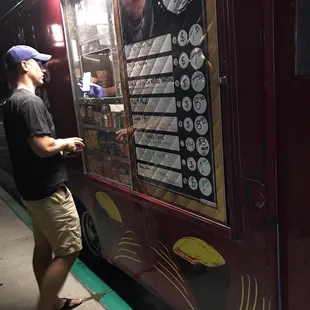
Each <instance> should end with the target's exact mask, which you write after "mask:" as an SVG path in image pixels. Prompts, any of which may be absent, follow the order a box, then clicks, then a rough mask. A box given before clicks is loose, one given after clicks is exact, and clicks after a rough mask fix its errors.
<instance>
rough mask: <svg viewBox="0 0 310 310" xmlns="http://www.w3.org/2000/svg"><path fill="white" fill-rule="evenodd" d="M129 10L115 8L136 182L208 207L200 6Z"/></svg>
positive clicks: (169, 2)
mask: <svg viewBox="0 0 310 310" xmlns="http://www.w3.org/2000/svg"><path fill="white" fill-rule="evenodd" d="M199 4H200V5H199ZM140 6H141V7H140ZM134 8H135V9H134V10H133V7H132V6H130V4H129V2H128V1H124V0H120V12H121V25H122V35H123V42H124V44H125V46H124V51H125V53H124V54H125V58H126V59H125V61H126V66H125V68H126V83H127V88H128V94H129V107H130V116H131V119H130V121H131V124H132V126H133V129H134V136H133V137H134V139H133V141H134V150H135V164H136V172H137V177H138V179H140V180H141V181H142V182H146V183H149V184H152V185H154V186H158V187H161V188H165V189H167V190H168V191H173V192H177V193H179V194H180V195H183V196H185V197H188V198H192V199H195V200H199V201H200V202H204V203H205V202H206V203H209V205H213V206H215V205H216V193H215V188H216V186H215V171H214V159H213V142H212V130H213V128H212V119H211V111H210V109H211V106H210V91H209V72H208V59H207V56H208V49H207V44H208V42H207V39H208V38H207V35H206V34H207V30H206V27H205V25H206V24H207V23H206V20H205V15H204V12H205V7H204V2H203V1H201V2H194V1H191V0H187V1H176V0H159V1H158V0H156V1H155V0H147V1H141V3H140V1H138V0H137V3H136V5H135V6H134ZM140 9H141V10H140ZM139 12H140V13H141V15H139ZM143 12H147V13H143ZM131 14H132V15H131ZM133 17H134V19H133ZM139 18H140V19H139ZM132 20H135V22H131V21H132ZM137 21H140V23H138V22H137ZM210 203H211V204H210Z"/></svg>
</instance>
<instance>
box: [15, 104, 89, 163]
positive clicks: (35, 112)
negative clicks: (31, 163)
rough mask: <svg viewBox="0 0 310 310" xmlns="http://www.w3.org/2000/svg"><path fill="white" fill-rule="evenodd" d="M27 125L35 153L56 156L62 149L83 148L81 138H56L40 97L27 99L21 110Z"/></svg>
mask: <svg viewBox="0 0 310 310" xmlns="http://www.w3.org/2000/svg"><path fill="white" fill-rule="evenodd" d="M19 113H20V116H21V118H22V121H23V122H24V125H25V130H26V134H27V136H28V142H29V144H30V146H31V148H32V150H33V152H34V153H35V154H37V155H38V156H40V157H49V156H54V155H56V154H58V153H60V152H61V151H69V152H72V151H75V150H76V149H77V148H83V147H84V144H83V142H82V139H80V138H68V139H54V138H52V137H51V134H52V133H51V130H50V127H49V125H48V121H47V113H48V112H47V111H46V108H45V106H44V105H43V103H42V102H41V101H40V99H39V98H38V99H37V100H36V98H35V99H29V100H25V102H24V103H23V105H22V106H21V107H20V110H19Z"/></svg>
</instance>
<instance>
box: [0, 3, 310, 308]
mask: <svg viewBox="0 0 310 310" xmlns="http://www.w3.org/2000/svg"><path fill="white" fill-rule="evenodd" d="M0 9H1V10H0V12H1V17H0V26H1V28H0V29H1V33H2V40H1V43H0V50H1V53H2V54H3V53H4V52H5V51H6V50H7V49H8V48H9V47H10V46H12V45H14V44H28V45H31V46H33V47H35V48H37V49H39V50H40V51H42V52H45V53H50V54H52V55H53V58H52V60H51V61H50V62H49V63H48V65H47V73H46V76H45V82H46V83H45V85H44V86H43V87H42V88H40V89H38V90H37V91H38V95H39V96H41V98H42V99H43V101H44V102H45V104H46V105H47V107H48V108H49V110H50V112H51V114H52V116H53V119H54V123H55V127H56V130H57V135H58V136H59V137H67V136H77V135H79V136H81V137H83V139H84V141H85V144H86V148H85V150H84V152H83V154H82V155H81V156H79V157H77V158H74V159H70V160H68V171H69V188H70V190H71V191H72V193H73V195H74V199H75V201H76V205H77V208H78V211H79V214H80V220H81V225H82V232H83V241H84V247H85V250H86V251H88V252H89V255H92V256H94V257H103V258H104V259H106V260H107V261H108V262H110V263H111V264H113V265H115V266H117V267H118V268H119V269H121V270H122V271H123V272H125V273H127V274H128V275H129V276H131V277H132V278H133V279H134V280H135V281H137V282H138V283H140V284H141V285H143V286H144V287H145V288H146V289H147V290H149V291H151V292H152V293H154V294H156V295H157V296H158V297H159V298H160V299H162V300H163V301H164V302H165V303H167V304H168V305H169V306H170V307H171V308H172V309H175V310H206V309H210V310H226V309H227V310H235V309H239V310H252V309H253V310H276V309H289V310H296V309H307V308H308V305H309V304H310V295H309V294H308V293H307V292H308V289H309V283H310V282H309V280H308V279H309V276H310V269H309V264H310V250H309V248H310V247H309V235H310V229H309V225H308V218H309V217H308V215H310V211H309V208H308V207H307V201H308V189H307V185H308V175H309V172H310V171H309V165H307V162H308V158H309V155H310V148H309V142H308V138H303V137H308V135H309V132H310V130H309V126H308V125H307V122H308V118H309V117H308V115H309V104H308V103H309V99H310V98H309V97H310V96H309V91H308V90H309V86H310V85H309V83H310V82H309V73H310V61H309V57H308V55H309V53H308V52H309V49H310V40H309V35H308V32H309V21H308V18H307V16H309V13H310V7H309V5H308V4H307V3H306V1H303V0H294V1H288V0H272V1H267V0H261V1H228V2H227V1H223V0H62V1H60V0H24V1H13V0H12V1H5V3H3V4H1V6H0ZM307 14H308V15H307ZM307 25H308V26H307ZM1 66H2V67H1V68H2V69H1V72H2V73H1V80H0V83H1V85H2V86H1V98H3V97H5V96H7V92H8V90H7V88H6V84H5V78H4V67H3V64H1Z"/></svg>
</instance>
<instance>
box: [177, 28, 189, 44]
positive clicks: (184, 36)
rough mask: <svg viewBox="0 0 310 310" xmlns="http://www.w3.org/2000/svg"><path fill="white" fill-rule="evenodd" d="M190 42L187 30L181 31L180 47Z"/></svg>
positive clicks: (179, 36)
mask: <svg viewBox="0 0 310 310" xmlns="http://www.w3.org/2000/svg"><path fill="white" fill-rule="evenodd" d="M187 40H188V35H187V32H186V31H185V30H183V29H182V30H181V31H180V32H179V34H178V43H179V45H180V46H185V45H186V43H187Z"/></svg>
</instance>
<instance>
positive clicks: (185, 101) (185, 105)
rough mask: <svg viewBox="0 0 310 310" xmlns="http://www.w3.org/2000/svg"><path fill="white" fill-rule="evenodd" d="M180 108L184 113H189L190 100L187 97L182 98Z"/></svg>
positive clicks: (190, 107)
mask: <svg viewBox="0 0 310 310" xmlns="http://www.w3.org/2000/svg"><path fill="white" fill-rule="evenodd" d="M182 108H183V110H184V111H186V112H189V111H190V110H191V109H192V100H191V99H190V98H189V97H184V98H183V99H182Z"/></svg>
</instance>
